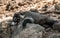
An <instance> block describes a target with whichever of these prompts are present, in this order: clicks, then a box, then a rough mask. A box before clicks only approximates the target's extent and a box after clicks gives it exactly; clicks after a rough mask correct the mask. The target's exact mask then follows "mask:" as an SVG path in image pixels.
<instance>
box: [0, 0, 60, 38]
mask: <svg viewBox="0 0 60 38" xmlns="http://www.w3.org/2000/svg"><path fill="white" fill-rule="evenodd" d="M29 10H31V11H34V12H37V13H40V14H45V15H48V16H50V17H51V18H53V19H55V20H58V21H60V0H0V38H10V37H11V36H10V35H11V30H10V26H9V24H10V22H11V20H12V17H13V15H14V14H15V13H17V12H25V11H29ZM59 24H60V23H59ZM29 25H30V26H29ZM36 25H37V26H36ZM57 27H60V26H57ZM57 27H56V30H53V29H50V30H48V29H47V30H48V31H47V32H46V31H45V29H44V27H42V26H40V25H38V24H35V25H34V24H33V25H31V24H28V26H27V28H26V29H24V30H22V29H21V28H20V25H19V26H18V28H17V29H18V30H16V31H18V33H17V35H15V34H13V37H12V38H60V32H58V31H57V30H59V29H60V28H57Z"/></svg>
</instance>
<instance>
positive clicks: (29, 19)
mask: <svg viewBox="0 0 60 38" xmlns="http://www.w3.org/2000/svg"><path fill="white" fill-rule="evenodd" d="M27 23H34V19H33V18H31V17H26V18H25V19H24V20H23V23H22V27H23V28H25V27H26V24H27Z"/></svg>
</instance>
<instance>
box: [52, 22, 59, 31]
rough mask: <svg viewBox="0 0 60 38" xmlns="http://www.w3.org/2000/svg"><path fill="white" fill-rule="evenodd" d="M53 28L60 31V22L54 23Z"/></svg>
mask: <svg viewBox="0 0 60 38" xmlns="http://www.w3.org/2000/svg"><path fill="white" fill-rule="evenodd" d="M53 29H55V30H57V31H60V22H59V23H55V24H54V25H53Z"/></svg>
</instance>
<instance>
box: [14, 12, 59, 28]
mask: <svg viewBox="0 0 60 38" xmlns="http://www.w3.org/2000/svg"><path fill="white" fill-rule="evenodd" d="M21 15H22V16H24V18H23V22H22V27H23V28H25V27H26V24H27V23H35V24H40V25H41V26H43V27H45V28H48V27H51V28H52V25H53V24H54V23H56V22H58V21H57V20H54V19H52V18H50V17H49V16H47V15H44V14H39V13H35V12H31V11H26V12H24V14H20V13H15V14H14V17H13V21H14V22H15V24H18V23H19V22H20V18H21Z"/></svg>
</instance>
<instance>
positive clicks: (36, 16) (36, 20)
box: [24, 12, 47, 23]
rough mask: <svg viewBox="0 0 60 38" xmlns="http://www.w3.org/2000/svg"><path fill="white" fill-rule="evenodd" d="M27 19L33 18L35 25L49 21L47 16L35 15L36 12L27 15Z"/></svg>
mask: <svg viewBox="0 0 60 38" xmlns="http://www.w3.org/2000/svg"><path fill="white" fill-rule="evenodd" d="M25 17H32V18H33V19H34V20H35V23H38V22H39V21H40V20H41V21H43V20H44V19H45V20H46V19H47V16H46V15H42V14H39V13H35V12H28V13H26V14H25ZM25 17H24V18H25Z"/></svg>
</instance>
